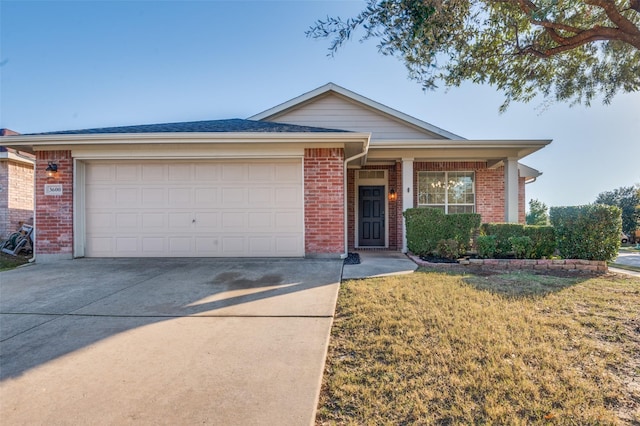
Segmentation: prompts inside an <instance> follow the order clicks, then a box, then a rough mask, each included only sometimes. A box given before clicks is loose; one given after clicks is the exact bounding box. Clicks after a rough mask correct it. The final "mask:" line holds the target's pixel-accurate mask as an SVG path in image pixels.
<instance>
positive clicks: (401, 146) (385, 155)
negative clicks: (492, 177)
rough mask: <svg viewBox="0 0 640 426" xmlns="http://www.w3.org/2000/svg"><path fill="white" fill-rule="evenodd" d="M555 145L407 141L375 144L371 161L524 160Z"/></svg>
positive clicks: (468, 141) (541, 143)
mask: <svg viewBox="0 0 640 426" xmlns="http://www.w3.org/2000/svg"><path fill="white" fill-rule="evenodd" d="M550 143H551V140H550V139H545V140H405V141H374V140H372V141H371V144H370V146H369V154H368V155H367V158H368V159H369V160H370V161H394V160H400V159H402V158H407V157H411V158H413V159H414V160H415V161H487V162H490V163H492V164H497V163H498V162H501V161H503V160H504V159H505V158H515V159H518V160H519V159H522V158H524V157H526V156H528V155H530V154H532V153H534V152H536V151H538V150H540V149H542V148H544V147H545V146H547V145H548V144H550Z"/></svg>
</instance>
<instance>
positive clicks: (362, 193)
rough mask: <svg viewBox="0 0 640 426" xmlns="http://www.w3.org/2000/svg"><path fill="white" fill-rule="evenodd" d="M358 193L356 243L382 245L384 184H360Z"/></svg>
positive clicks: (362, 245)
mask: <svg viewBox="0 0 640 426" xmlns="http://www.w3.org/2000/svg"><path fill="white" fill-rule="evenodd" d="M358 194H359V200H360V201H359V209H358V221H359V223H360V224H359V226H358V233H359V238H358V243H359V245H360V246H361V247H365V246H379V247H384V229H385V226H384V186H361V187H359V190H358Z"/></svg>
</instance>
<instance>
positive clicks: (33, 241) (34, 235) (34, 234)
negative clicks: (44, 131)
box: [29, 158, 38, 263]
mask: <svg viewBox="0 0 640 426" xmlns="http://www.w3.org/2000/svg"><path fill="white" fill-rule="evenodd" d="M37 165H38V159H37V158H36V159H35V160H34V161H33V232H32V233H31V250H32V251H31V254H32V255H33V256H31V259H29V263H36V244H37V243H36V240H37V239H38V238H37V236H38V226H37V225H38V223H37V221H36V209H37V201H36V200H37V198H38V197H37V195H38V188H37V185H36V173H37V172H38V167H37Z"/></svg>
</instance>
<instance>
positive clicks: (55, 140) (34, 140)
mask: <svg viewBox="0 0 640 426" xmlns="http://www.w3.org/2000/svg"><path fill="white" fill-rule="evenodd" d="M370 138H371V133H359V132H327V133H320V132H318V133H308V132H303V133H293V132H292V133H279V132H264V133H240V132H238V133H235V132H232V133H100V134H80V135H77V134H72V135H69V134H64V135H62V134H59V135H32V136H27V135H21V136H5V137H3V140H2V143H3V145H4V146H7V147H11V148H15V149H21V150H25V151H33V150H34V148H37V149H39V150H42V149H47V148H49V149H50V148H52V147H59V146H65V147H69V146H71V147H73V146H81V145H122V144H163V145H164V144H174V145H178V146H179V145H183V144H209V145H211V144H243V145H248V144H273V143H277V144H314V145H322V144H336V143H343V144H344V143H351V144H353V143H357V144H359V145H361V146H362V149H365V147H366V146H367V145H368V142H369V139H370Z"/></svg>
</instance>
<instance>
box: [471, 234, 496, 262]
mask: <svg viewBox="0 0 640 426" xmlns="http://www.w3.org/2000/svg"><path fill="white" fill-rule="evenodd" d="M476 247H477V249H478V257H480V258H482V259H491V258H492V257H494V256H495V255H496V236H495V235H480V236H478V238H476Z"/></svg>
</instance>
